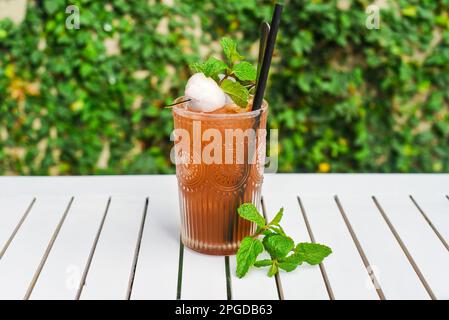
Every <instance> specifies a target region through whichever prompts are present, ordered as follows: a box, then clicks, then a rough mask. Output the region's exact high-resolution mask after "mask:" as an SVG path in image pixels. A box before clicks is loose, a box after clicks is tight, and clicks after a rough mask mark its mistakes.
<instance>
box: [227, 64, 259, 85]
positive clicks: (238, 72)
mask: <svg viewBox="0 0 449 320" xmlns="http://www.w3.org/2000/svg"><path fill="white" fill-rule="evenodd" d="M232 72H234V74H235V76H236V77H237V78H238V79H240V80H242V81H256V76H257V71H256V68H254V66H253V65H252V64H251V63H249V62H246V61H243V62H240V63H238V64H236V65H235V66H234V68H232Z"/></svg>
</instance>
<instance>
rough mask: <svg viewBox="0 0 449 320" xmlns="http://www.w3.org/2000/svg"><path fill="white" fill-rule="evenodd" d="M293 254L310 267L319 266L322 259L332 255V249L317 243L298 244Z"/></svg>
mask: <svg viewBox="0 0 449 320" xmlns="http://www.w3.org/2000/svg"><path fill="white" fill-rule="evenodd" d="M295 253H297V254H298V255H300V256H301V257H302V258H303V259H304V261H305V262H307V263H308V264H311V265H315V264H320V263H321V262H322V261H323V259H324V258H326V257H327V256H328V255H330V254H331V253H332V249H331V248H329V247H328V246H325V245H323V244H319V243H299V244H298V245H297V246H296V248H295Z"/></svg>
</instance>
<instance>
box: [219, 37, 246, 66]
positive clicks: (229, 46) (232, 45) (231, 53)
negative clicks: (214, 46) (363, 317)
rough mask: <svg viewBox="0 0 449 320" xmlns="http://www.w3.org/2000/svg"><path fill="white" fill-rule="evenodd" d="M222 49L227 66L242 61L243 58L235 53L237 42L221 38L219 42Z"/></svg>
mask: <svg viewBox="0 0 449 320" xmlns="http://www.w3.org/2000/svg"><path fill="white" fill-rule="evenodd" d="M220 43H221V46H222V47H223V51H224V54H225V56H226V58H227V59H228V62H229V64H231V65H232V64H234V63H235V62H236V61H240V60H243V59H244V58H245V57H243V56H241V55H240V54H239V53H238V52H237V42H235V41H234V40H232V39H229V38H223V39H221V41H220Z"/></svg>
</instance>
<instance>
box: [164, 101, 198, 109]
mask: <svg viewBox="0 0 449 320" xmlns="http://www.w3.org/2000/svg"><path fill="white" fill-rule="evenodd" d="M189 101H192V99H187V100H184V101H179V102H176V103H173V104H169V105H168V106H165V107H164V108H173V107H174V106H177V105H178V104H181V103H186V102H189Z"/></svg>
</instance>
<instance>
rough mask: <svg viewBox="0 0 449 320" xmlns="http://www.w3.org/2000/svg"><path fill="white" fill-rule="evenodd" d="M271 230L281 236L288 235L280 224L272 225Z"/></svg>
mask: <svg viewBox="0 0 449 320" xmlns="http://www.w3.org/2000/svg"><path fill="white" fill-rule="evenodd" d="M270 230H271V231H274V233H277V234H280V235H281V236H286V234H285V231H284V229H282V227H281V226H280V225H278V226H270Z"/></svg>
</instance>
